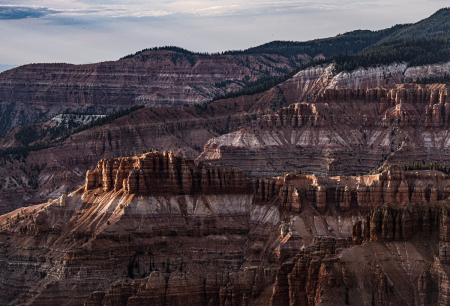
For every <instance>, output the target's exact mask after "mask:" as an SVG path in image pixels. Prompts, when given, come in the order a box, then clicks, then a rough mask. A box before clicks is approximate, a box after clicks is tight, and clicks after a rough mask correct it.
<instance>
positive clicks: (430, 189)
mask: <svg viewBox="0 0 450 306" xmlns="http://www.w3.org/2000/svg"><path fill="white" fill-rule="evenodd" d="M449 189H450V177H448V176H447V175H445V174H443V173H442V172H438V171H403V170H402V169H401V168H400V167H399V166H394V165H391V166H389V167H388V168H387V169H385V170H384V172H382V173H381V174H377V175H367V176H360V177H346V176H339V177H320V176H315V175H293V174H288V175H286V176H285V177H283V178H278V179H275V178H261V179H258V178H254V179H253V190H254V193H255V200H256V201H257V203H272V202H273V200H274V199H275V198H277V199H279V202H277V205H278V207H279V208H280V209H282V210H285V211H289V212H294V213H301V212H302V211H303V207H304V206H305V205H312V206H314V207H315V208H316V209H317V210H318V211H320V212H325V211H326V210H327V209H330V208H334V207H335V208H337V209H339V210H340V211H342V212H345V211H349V210H351V209H352V208H353V209H357V210H359V211H362V212H368V211H370V210H372V209H374V208H376V207H378V206H380V205H383V204H385V203H386V204H387V203H391V204H392V203H402V204H409V203H431V204H433V203H436V202H437V201H440V200H443V199H447V198H448V197H449V195H450V193H449ZM271 201H272V202H271Z"/></svg>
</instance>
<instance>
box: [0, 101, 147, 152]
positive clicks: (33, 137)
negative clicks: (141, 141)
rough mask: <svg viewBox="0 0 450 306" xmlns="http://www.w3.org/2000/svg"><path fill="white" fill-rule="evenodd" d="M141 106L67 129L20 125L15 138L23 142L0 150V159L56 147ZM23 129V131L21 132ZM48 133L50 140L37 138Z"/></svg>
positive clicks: (62, 127) (141, 106)
mask: <svg viewBox="0 0 450 306" xmlns="http://www.w3.org/2000/svg"><path fill="white" fill-rule="evenodd" d="M141 108H144V106H143V105H136V106H132V107H130V108H127V109H124V110H120V111H117V112H114V113H112V114H109V115H106V116H105V117H102V118H98V119H97V120H94V121H91V122H89V123H87V124H84V125H81V126H78V127H76V128H71V129H67V128H66V127H64V126H60V127H56V128H48V129H45V130H42V131H39V132H38V131H32V130H31V129H30V128H32V129H34V127H33V126H24V127H21V129H20V131H19V136H18V138H16V139H17V140H18V141H20V142H21V143H23V145H21V146H17V147H11V148H5V149H2V150H0V159H3V160H5V159H6V158H11V159H17V160H19V159H25V158H26V157H27V156H28V154H29V153H30V152H32V151H40V150H43V149H48V148H51V147H56V146H58V145H61V144H62V142H64V141H65V140H66V139H67V138H69V137H70V136H72V135H74V134H77V133H80V132H82V131H85V130H87V129H91V128H94V127H97V126H102V125H106V124H110V123H112V122H113V121H114V120H116V119H118V118H120V117H123V116H126V115H129V114H131V113H133V112H135V111H137V110H139V109H141ZM22 129H23V132H22ZM48 135H50V141H48V142H42V141H39V139H41V138H44V137H45V136H48ZM31 142H35V143H34V144H33V145H29V143H31Z"/></svg>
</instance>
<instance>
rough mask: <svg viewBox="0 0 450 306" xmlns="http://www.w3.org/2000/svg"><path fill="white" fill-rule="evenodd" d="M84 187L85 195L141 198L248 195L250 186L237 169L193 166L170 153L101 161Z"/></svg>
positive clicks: (88, 177)
mask: <svg viewBox="0 0 450 306" xmlns="http://www.w3.org/2000/svg"><path fill="white" fill-rule="evenodd" d="M85 186H86V187H85V189H86V191H88V190H92V189H96V188H101V189H102V191H103V192H108V191H111V190H114V191H116V192H117V191H121V190H123V192H125V193H127V194H142V195H159V194H167V193H170V194H194V193H203V194H217V193H231V194H241V193H248V192H251V182H250V180H249V179H247V178H246V177H245V175H244V173H243V172H242V171H241V170H240V169H237V168H218V167H212V166H210V165H204V164H199V165H196V164H195V163H194V161H192V160H191V161H187V160H185V159H183V158H181V157H175V156H174V155H173V153H172V152H170V151H169V152H168V151H164V152H162V153H161V152H152V153H145V154H142V155H140V156H139V157H135V158H129V157H128V158H117V159H111V160H101V161H99V162H98V165H97V167H96V168H95V170H93V171H92V170H89V171H88V172H87V174H86V184H85Z"/></svg>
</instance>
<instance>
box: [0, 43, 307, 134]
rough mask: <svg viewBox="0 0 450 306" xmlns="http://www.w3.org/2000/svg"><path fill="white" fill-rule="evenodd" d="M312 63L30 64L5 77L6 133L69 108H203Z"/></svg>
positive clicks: (230, 59)
mask: <svg viewBox="0 0 450 306" xmlns="http://www.w3.org/2000/svg"><path fill="white" fill-rule="evenodd" d="M307 59H308V57H307V56H303V55H300V54H299V55H296V56H292V57H290V58H286V57H283V56H279V55H274V54H264V55H261V54H254V55H189V54H183V53H178V52H175V51H168V50H153V51H146V52H143V53H141V54H139V55H137V56H134V57H132V58H129V59H124V60H119V61H114V62H102V63H96V64H89V65H69V64H33V65H25V66H21V67H18V68H15V69H11V70H8V71H6V72H4V73H2V74H0V132H5V131H6V130H7V129H9V128H11V127H14V126H16V125H18V124H26V123H30V122H36V121H41V120H42V119H50V118H51V117H52V116H54V115H57V114H60V113H62V112H63V111H65V110H73V111H82V110H89V111H91V112H92V111H94V112H97V113H99V114H104V113H106V112H111V111H113V110H118V109H120V108H125V107H129V106H133V105H136V104H139V105H146V106H151V107H181V106H183V105H186V104H188V105H192V104H194V103H199V104H202V103H204V102H207V101H210V100H211V99H212V98H213V97H215V96H217V95H220V94H224V93H226V92H229V91H232V90H237V89H239V88H241V87H242V86H243V85H244V83H245V82H248V81H254V80H256V79H258V78H260V77H263V76H278V75H282V74H283V73H286V72H288V71H290V70H292V69H294V68H295V67H296V66H298V65H301V64H302V63H303V62H304V61H306V60H307Z"/></svg>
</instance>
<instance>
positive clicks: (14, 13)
mask: <svg viewBox="0 0 450 306" xmlns="http://www.w3.org/2000/svg"><path fill="white" fill-rule="evenodd" d="M54 13H57V11H53V10H50V9H48V8H44V7H24V6H0V20H12V19H25V18H41V17H44V16H46V15H49V14H54Z"/></svg>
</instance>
